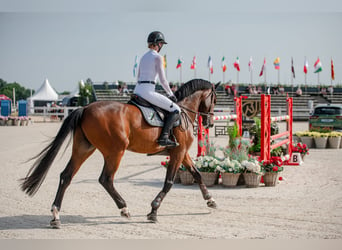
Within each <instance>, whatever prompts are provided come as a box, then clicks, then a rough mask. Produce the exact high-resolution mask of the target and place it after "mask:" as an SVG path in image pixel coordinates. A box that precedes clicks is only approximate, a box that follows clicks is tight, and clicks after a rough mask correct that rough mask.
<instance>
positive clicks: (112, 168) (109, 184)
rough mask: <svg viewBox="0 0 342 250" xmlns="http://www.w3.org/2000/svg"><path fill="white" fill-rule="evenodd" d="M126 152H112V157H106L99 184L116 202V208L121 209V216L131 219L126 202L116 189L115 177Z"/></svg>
mask: <svg viewBox="0 0 342 250" xmlns="http://www.w3.org/2000/svg"><path fill="white" fill-rule="evenodd" d="M124 152H125V151H124V150H123V151H121V152H118V153H113V152H111V154H110V156H107V157H104V158H105V163H104V166H103V170H102V173H101V175H100V178H99V182H100V183H101V185H102V186H103V187H104V189H105V190H106V191H107V192H108V194H109V195H110V196H111V197H112V199H113V200H114V202H115V204H116V206H117V207H118V208H119V209H121V216H123V217H126V218H130V213H129V211H128V209H127V205H126V202H125V200H124V199H123V198H122V197H121V196H120V194H119V193H118V192H117V191H116V189H115V187H114V175H115V173H116V171H117V170H118V168H119V165H120V161H121V158H122V156H123V154H124Z"/></svg>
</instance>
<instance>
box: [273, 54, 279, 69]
mask: <svg viewBox="0 0 342 250" xmlns="http://www.w3.org/2000/svg"><path fill="white" fill-rule="evenodd" d="M273 64H274V68H275V69H276V70H279V69H280V58H279V57H277V58H276V59H275V60H274V62H273Z"/></svg>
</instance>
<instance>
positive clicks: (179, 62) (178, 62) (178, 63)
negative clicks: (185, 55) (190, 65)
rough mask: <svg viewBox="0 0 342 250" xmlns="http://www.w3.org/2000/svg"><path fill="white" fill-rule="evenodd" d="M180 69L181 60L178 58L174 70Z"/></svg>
mask: <svg viewBox="0 0 342 250" xmlns="http://www.w3.org/2000/svg"><path fill="white" fill-rule="evenodd" d="M180 67H182V60H181V59H180V58H179V59H178V61H177V66H176V69H178V68H180Z"/></svg>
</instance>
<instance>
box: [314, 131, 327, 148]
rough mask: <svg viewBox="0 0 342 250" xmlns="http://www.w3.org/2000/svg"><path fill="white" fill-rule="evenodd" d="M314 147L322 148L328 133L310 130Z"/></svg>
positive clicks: (324, 145) (325, 143)
mask: <svg viewBox="0 0 342 250" xmlns="http://www.w3.org/2000/svg"><path fill="white" fill-rule="evenodd" d="M312 135H313V138H314V141H315V145H316V148H318V149H324V148H326V146H327V141H328V134H327V133H320V132H312Z"/></svg>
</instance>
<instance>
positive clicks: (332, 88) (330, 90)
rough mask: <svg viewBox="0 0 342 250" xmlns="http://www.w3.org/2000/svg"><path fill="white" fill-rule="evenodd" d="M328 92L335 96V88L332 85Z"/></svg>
mask: <svg viewBox="0 0 342 250" xmlns="http://www.w3.org/2000/svg"><path fill="white" fill-rule="evenodd" d="M328 92H329V94H330V95H333V93H334V87H333V86H332V85H330V86H329V88H328Z"/></svg>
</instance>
